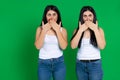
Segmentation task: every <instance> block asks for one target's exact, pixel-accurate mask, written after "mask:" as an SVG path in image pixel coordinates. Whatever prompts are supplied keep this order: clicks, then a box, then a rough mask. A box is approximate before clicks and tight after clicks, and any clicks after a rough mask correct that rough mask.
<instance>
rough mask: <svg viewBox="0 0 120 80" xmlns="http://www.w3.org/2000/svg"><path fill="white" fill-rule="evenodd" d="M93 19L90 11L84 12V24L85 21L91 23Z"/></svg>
mask: <svg viewBox="0 0 120 80" xmlns="http://www.w3.org/2000/svg"><path fill="white" fill-rule="evenodd" d="M93 19H94V15H93V13H92V12H90V11H85V12H84V13H83V20H84V22H86V21H91V22H93Z"/></svg>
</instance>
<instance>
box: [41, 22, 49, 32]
mask: <svg viewBox="0 0 120 80" xmlns="http://www.w3.org/2000/svg"><path fill="white" fill-rule="evenodd" d="M50 29H51V26H50V24H49V23H46V24H44V22H43V21H42V30H43V31H45V32H47V31H49V30H50Z"/></svg>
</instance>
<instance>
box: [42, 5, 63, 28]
mask: <svg viewBox="0 0 120 80" xmlns="http://www.w3.org/2000/svg"><path fill="white" fill-rule="evenodd" d="M49 10H53V11H55V12H56V13H57V15H58V19H57V24H59V23H60V22H61V27H62V21H61V15H60V12H59V10H58V8H57V7H56V6H54V5H47V6H46V8H45V10H44V13H43V18H42V21H43V22H44V24H46V23H47V19H46V14H47V12H48V11H49ZM40 26H42V22H41V24H40Z"/></svg>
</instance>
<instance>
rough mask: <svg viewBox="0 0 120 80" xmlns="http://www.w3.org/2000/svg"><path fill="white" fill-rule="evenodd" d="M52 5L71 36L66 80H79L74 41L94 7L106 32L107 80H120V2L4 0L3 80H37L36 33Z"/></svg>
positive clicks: (0, 34)
mask: <svg viewBox="0 0 120 80" xmlns="http://www.w3.org/2000/svg"><path fill="white" fill-rule="evenodd" d="M48 4H53V5H56V6H57V7H58V8H59V10H60V12H61V17H62V23H63V25H64V27H65V28H66V29H67V32H68V43H69V44H68V47H67V49H66V50H64V56H65V64H66V67H67V75H66V80H76V74H75V61H76V52H77V49H75V50H72V49H71V48H70V38H71V36H72V33H73V30H74V29H75V28H76V27H77V24H78V16H79V12H80V9H81V8H82V6H84V5H90V6H93V7H94V9H95V11H96V13H97V18H98V23H99V26H101V27H102V28H103V29H104V32H105V38H106V42H107V45H106V48H105V49H104V50H101V56H102V66H103V70H104V79H103V80H120V77H119V75H120V62H119V61H120V47H119V46H120V42H119V41H120V36H119V34H120V0H0V80H37V65H38V62H37V61H38V50H37V49H36V48H35V46H34V41H35V33H36V28H37V27H38V26H39V24H40V22H41V19H42V15H43V11H44V8H45V6H46V5H48Z"/></svg>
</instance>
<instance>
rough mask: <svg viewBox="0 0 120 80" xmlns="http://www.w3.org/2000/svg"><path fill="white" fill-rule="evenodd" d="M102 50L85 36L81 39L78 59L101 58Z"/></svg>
mask: <svg viewBox="0 0 120 80" xmlns="http://www.w3.org/2000/svg"><path fill="white" fill-rule="evenodd" d="M100 58H101V56H100V50H99V49H98V48H97V47H94V46H93V45H92V44H91V43H90V39H89V38H83V39H82V41H81V47H80V48H79V49H78V52H77V59H78V60H93V59H100Z"/></svg>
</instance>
